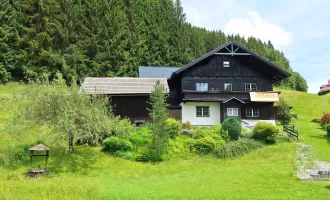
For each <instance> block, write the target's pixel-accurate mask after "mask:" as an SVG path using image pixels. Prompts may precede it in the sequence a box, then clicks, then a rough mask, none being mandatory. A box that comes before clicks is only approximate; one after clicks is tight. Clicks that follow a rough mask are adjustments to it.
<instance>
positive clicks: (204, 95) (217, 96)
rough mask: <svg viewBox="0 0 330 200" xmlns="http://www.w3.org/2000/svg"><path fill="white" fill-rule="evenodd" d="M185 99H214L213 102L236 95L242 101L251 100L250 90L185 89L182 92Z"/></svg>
mask: <svg viewBox="0 0 330 200" xmlns="http://www.w3.org/2000/svg"><path fill="white" fill-rule="evenodd" d="M182 95H183V101H211V102H212V101H213V102H217V101H219V102H222V101H225V100H227V99H229V98H231V97H236V98H237V99H240V100H242V101H248V100H250V95H249V92H245V91H242V92H234V91H232V92H229V91H207V92H199V91H188V90H185V91H183V92H182Z"/></svg>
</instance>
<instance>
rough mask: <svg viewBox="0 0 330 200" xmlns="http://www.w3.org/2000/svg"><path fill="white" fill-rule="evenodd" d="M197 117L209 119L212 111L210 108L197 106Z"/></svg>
mask: <svg viewBox="0 0 330 200" xmlns="http://www.w3.org/2000/svg"><path fill="white" fill-rule="evenodd" d="M196 116H197V117H209V116H210V110H209V107H208V106H196Z"/></svg>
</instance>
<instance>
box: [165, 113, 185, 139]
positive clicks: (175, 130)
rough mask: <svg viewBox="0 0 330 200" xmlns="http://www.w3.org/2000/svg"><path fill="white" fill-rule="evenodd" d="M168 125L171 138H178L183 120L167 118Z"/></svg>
mask: <svg viewBox="0 0 330 200" xmlns="http://www.w3.org/2000/svg"><path fill="white" fill-rule="evenodd" d="M166 126H167V127H166V131H167V133H168V135H169V136H170V137H171V138H176V137H177V136H180V134H181V131H182V125H181V122H179V121H177V120H175V119H172V118H169V119H167V120H166Z"/></svg>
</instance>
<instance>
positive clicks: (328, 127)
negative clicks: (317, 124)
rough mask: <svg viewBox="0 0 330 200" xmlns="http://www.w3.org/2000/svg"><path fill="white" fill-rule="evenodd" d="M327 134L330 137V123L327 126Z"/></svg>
mask: <svg viewBox="0 0 330 200" xmlns="http://www.w3.org/2000/svg"><path fill="white" fill-rule="evenodd" d="M327 136H328V137H330V124H328V126H327Z"/></svg>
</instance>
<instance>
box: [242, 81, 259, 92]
mask: <svg viewBox="0 0 330 200" xmlns="http://www.w3.org/2000/svg"><path fill="white" fill-rule="evenodd" d="M247 85H249V89H247V87H246V86H247ZM252 85H255V86H256V89H255V90H252ZM257 90H258V85H257V83H245V91H251V92H255V91H257Z"/></svg>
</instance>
